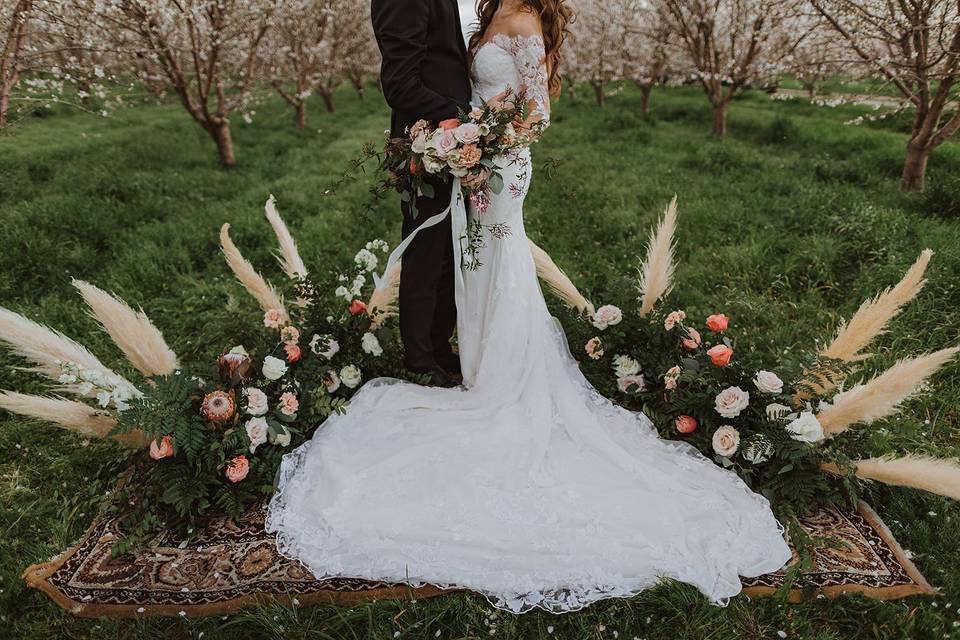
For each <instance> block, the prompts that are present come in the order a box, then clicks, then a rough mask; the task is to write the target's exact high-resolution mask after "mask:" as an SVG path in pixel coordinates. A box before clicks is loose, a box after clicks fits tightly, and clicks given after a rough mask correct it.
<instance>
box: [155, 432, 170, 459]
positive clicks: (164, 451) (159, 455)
mask: <svg viewBox="0 0 960 640" xmlns="http://www.w3.org/2000/svg"><path fill="white" fill-rule="evenodd" d="M172 455H173V438H171V437H170V436H163V438H161V439H160V444H157V441H156V440H154V441H153V442H151V443H150V457H151V458H153V459H154V460H162V459H163V458H169V457H170V456H172Z"/></svg>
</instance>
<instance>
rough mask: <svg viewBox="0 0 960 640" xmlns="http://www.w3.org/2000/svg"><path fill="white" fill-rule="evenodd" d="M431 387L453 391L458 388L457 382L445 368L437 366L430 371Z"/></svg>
mask: <svg viewBox="0 0 960 640" xmlns="http://www.w3.org/2000/svg"><path fill="white" fill-rule="evenodd" d="M430 386H431V387H440V388H442V389H452V388H453V387H456V386H457V381H456V380H454V379H453V378H452V377H451V376H450V374H449V373H447V372H446V371H445V370H444V369H443V367H441V366H440V365H437V366H435V367H434V368H433V369H431V370H430Z"/></svg>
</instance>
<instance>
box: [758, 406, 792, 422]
mask: <svg viewBox="0 0 960 640" xmlns="http://www.w3.org/2000/svg"><path fill="white" fill-rule="evenodd" d="M765 411H766V413H767V419H768V420H770V421H771V422H776V421H777V420H783V419H784V418H786V417H787V416H789V415H790V412H791V411H792V409H790V407H788V406H787V405H785V404H780V403H778V402H771V403H770V404H768V405H767V408H766V409H765Z"/></svg>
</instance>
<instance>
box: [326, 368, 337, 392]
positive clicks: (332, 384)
mask: <svg viewBox="0 0 960 640" xmlns="http://www.w3.org/2000/svg"><path fill="white" fill-rule="evenodd" d="M323 386H325V387H326V388H327V393H333V392H335V391H336V390H337V389H339V388H340V376H338V375H337V372H336V371H333V370H330V371H327V375H326V376H324V378H323Z"/></svg>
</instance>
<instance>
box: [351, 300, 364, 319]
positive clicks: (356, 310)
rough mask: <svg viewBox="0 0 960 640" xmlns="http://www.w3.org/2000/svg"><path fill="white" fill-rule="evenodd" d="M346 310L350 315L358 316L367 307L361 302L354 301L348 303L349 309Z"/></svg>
mask: <svg viewBox="0 0 960 640" xmlns="http://www.w3.org/2000/svg"><path fill="white" fill-rule="evenodd" d="M347 310H348V311H349V312H350V314H351V315H354V316H358V315H360V314H361V313H363V312H364V311H366V310H367V305H366V304H364V302H363V300H354V301H353V302H351V303H350V307H349V308H348V309H347Z"/></svg>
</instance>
